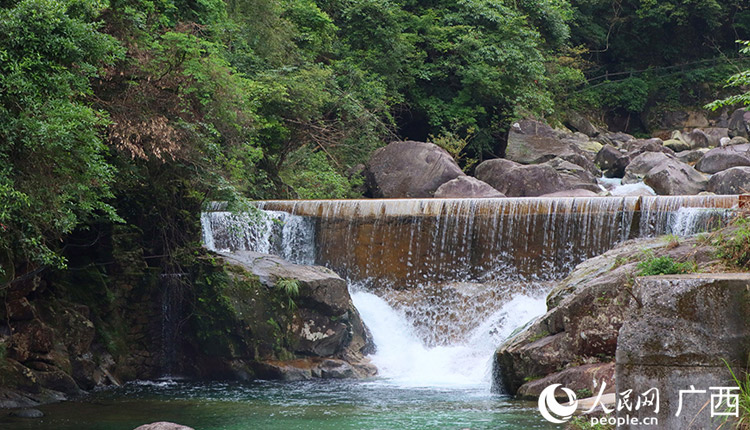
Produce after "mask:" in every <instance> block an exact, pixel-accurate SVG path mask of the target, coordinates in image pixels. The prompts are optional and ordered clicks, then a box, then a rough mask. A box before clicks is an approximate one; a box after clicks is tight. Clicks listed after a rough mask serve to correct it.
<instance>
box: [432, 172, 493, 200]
mask: <svg viewBox="0 0 750 430" xmlns="http://www.w3.org/2000/svg"><path fill="white" fill-rule="evenodd" d="M493 197H505V194H503V193H501V192H500V191H498V190H496V189H494V188H492V187H491V186H490V184H488V183H486V182H483V181H480V180H479V179H476V178H472V177H471V176H459V177H458V178H456V179H452V180H450V181H448V182H446V183H444V184H443V185H441V186H440V187H439V188H438V189H437V191H435V198H440V199H481V198H493Z"/></svg>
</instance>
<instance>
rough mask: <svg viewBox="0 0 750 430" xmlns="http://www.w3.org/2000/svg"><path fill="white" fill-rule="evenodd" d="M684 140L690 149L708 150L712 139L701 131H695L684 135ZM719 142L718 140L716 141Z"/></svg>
mask: <svg viewBox="0 0 750 430" xmlns="http://www.w3.org/2000/svg"><path fill="white" fill-rule="evenodd" d="M719 138H720V137H719ZM682 139H683V140H684V141H685V143H687V144H688V146H689V148H688V149H698V148H708V147H709V146H716V145H711V138H709V136H708V135H707V134H706V133H705V132H704V131H703V130H700V129H697V128H696V129H694V130H693V131H690V132H688V133H682ZM716 141H717V142H718V138H717V139H716Z"/></svg>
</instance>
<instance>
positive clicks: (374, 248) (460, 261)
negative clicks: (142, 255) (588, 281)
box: [202, 196, 737, 385]
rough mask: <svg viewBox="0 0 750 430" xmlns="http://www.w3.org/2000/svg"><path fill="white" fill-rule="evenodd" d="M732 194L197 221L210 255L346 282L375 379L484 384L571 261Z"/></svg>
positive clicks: (707, 212)
mask: <svg viewBox="0 0 750 430" xmlns="http://www.w3.org/2000/svg"><path fill="white" fill-rule="evenodd" d="M736 204H737V196H673V197H672V196H670V197H665V196H653V197H633V196H621V197H594V198H504V199H410V200H339V201H324V200H319V201H267V202H259V203H258V207H259V208H260V209H262V210H263V211H264V212H265V215H264V216H260V217H252V216H250V215H236V214H231V213H228V212H221V211H213V212H206V213H204V214H203V216H202V222H203V228H204V242H205V244H206V246H207V247H208V248H210V249H223V250H226V249H228V250H238V249H248V250H253V251H258V252H265V253H272V254H277V255H280V256H282V257H284V258H285V259H287V260H289V261H292V262H295V263H300V264H312V263H314V264H321V265H325V266H327V267H329V268H331V269H333V270H334V271H336V272H337V273H339V274H340V275H341V276H342V277H345V278H346V279H348V280H349V282H350V287H351V289H352V292H353V298H354V300H355V304H356V305H357V307H358V309H359V310H360V312H361V313H362V316H363V319H364V321H365V323H366V324H367V325H368V326H369V327H370V329H371V331H372V333H373V336H374V337H375V343H376V345H377V346H378V352H377V353H376V355H375V356H374V357H373V361H374V362H375V364H376V365H377V366H378V367H379V368H380V370H381V374H382V375H385V376H387V377H388V378H391V379H393V380H396V381H401V383H403V384H407V385H420V384H433V385H455V384H464V383H468V384H477V383H479V381H483V380H487V381H488V380H489V376H488V374H487V372H488V368H487V366H488V364H487V363H488V361H489V358H490V356H491V354H492V351H493V350H494V349H495V348H496V347H497V346H498V345H499V344H500V343H502V341H503V340H504V339H505V338H506V337H507V336H508V335H509V334H510V331H512V330H513V329H514V328H516V327H518V326H520V325H522V324H524V323H525V322H527V321H528V320H529V319H531V318H533V317H535V316H538V315H540V314H542V313H544V312H545V311H546V307H545V304H544V297H545V295H546V293H547V292H548V291H549V290H550V289H551V288H552V286H553V284H554V283H555V282H556V281H558V280H560V279H562V278H563V277H565V276H566V275H567V274H568V273H570V271H571V270H572V269H573V267H575V265H576V264H578V263H580V262H581V261H583V260H585V259H586V258H589V257H592V256H595V255H599V254H601V253H603V252H605V251H607V250H609V249H611V248H612V247H614V246H615V245H617V244H618V243H620V242H623V241H625V240H627V239H630V238H635V237H650V236H655V235H660V234H668V233H670V234H675V235H688V234H694V233H696V232H699V231H702V230H705V229H707V228H711V227H715V226H717V225H720V224H721V223H722V222H724V221H725V220H726V219H727V217H728V215H727V213H728V211H727V209H728V208H731V207H733V206H735V205H736Z"/></svg>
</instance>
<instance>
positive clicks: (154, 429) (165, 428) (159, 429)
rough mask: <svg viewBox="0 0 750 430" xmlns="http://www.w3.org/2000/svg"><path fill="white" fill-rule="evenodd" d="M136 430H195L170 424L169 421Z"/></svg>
mask: <svg viewBox="0 0 750 430" xmlns="http://www.w3.org/2000/svg"><path fill="white" fill-rule="evenodd" d="M134 430H194V429H193V428H192V427H187V426H183V425H180V424H175V423H170V422H167V421H159V422H155V423H151V424H144V425H142V426H139V427H136V428H135V429H134Z"/></svg>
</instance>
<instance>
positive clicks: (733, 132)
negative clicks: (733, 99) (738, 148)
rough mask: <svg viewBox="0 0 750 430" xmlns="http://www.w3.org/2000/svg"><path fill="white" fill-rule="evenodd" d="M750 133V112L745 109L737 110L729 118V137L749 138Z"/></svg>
mask: <svg viewBox="0 0 750 430" xmlns="http://www.w3.org/2000/svg"><path fill="white" fill-rule="evenodd" d="M748 131H750V112H748V111H747V110H745V109H744V108H740V109H737V110H736V111H734V113H732V116H731V117H730V118H729V136H730V137H734V136H742V137H745V138H747V137H748Z"/></svg>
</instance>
